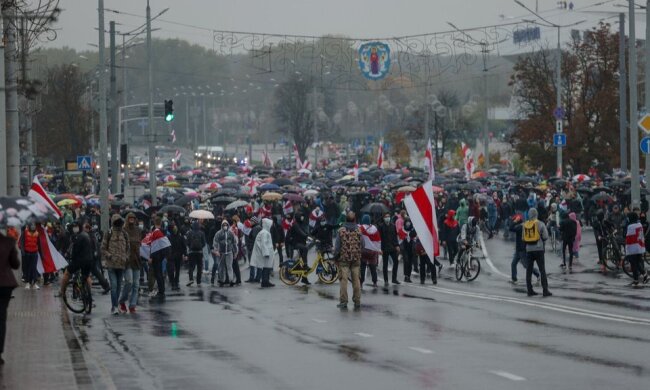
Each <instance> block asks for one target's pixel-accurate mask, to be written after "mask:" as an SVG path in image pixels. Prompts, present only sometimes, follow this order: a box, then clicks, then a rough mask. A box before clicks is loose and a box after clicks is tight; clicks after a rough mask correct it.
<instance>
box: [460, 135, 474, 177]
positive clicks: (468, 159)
mask: <svg viewBox="0 0 650 390" xmlns="http://www.w3.org/2000/svg"><path fill="white" fill-rule="evenodd" d="M461 151H462V153H463V167H464V168H465V177H466V178H467V179H468V180H469V179H471V178H472V174H473V173H474V155H473V153H472V149H470V147H469V145H467V144H466V143H464V142H463V143H461Z"/></svg>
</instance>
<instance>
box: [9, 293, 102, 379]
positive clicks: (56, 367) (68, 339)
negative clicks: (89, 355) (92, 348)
mask: <svg viewBox="0 0 650 390" xmlns="http://www.w3.org/2000/svg"><path fill="white" fill-rule="evenodd" d="M57 288H58V287H56V286H47V287H41V289H40V290H38V291H34V290H25V289H24V288H23V287H22V286H21V287H19V288H16V289H15V290H14V296H15V298H13V299H12V300H11V303H10V304H9V312H8V318H7V338H6V342H5V351H4V354H3V358H4V360H5V362H6V363H5V365H4V366H0V389H10V390H13V389H34V388H45V389H89V388H93V384H92V380H91V377H90V375H89V372H88V369H87V366H86V362H85V360H84V356H83V353H82V350H81V346H80V345H79V342H78V340H77V338H76V337H75V335H74V332H73V330H72V326H71V324H70V318H73V317H72V316H68V313H67V312H66V311H65V306H63V305H62V302H61V300H60V299H59V298H55V297H54V292H55V291H56V289H57ZM75 320H77V319H76V318H75ZM78 320H81V317H79V318H78Z"/></svg>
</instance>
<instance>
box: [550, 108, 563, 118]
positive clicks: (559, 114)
mask: <svg viewBox="0 0 650 390" xmlns="http://www.w3.org/2000/svg"><path fill="white" fill-rule="evenodd" d="M565 114H566V113H565V112H564V108H562V107H555V110H553V116H554V117H555V119H557V120H562V119H564V115H565Z"/></svg>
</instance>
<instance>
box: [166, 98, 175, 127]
mask: <svg viewBox="0 0 650 390" xmlns="http://www.w3.org/2000/svg"><path fill="white" fill-rule="evenodd" d="M173 120H174V102H173V101H172V100H165V121H166V122H171V121H173Z"/></svg>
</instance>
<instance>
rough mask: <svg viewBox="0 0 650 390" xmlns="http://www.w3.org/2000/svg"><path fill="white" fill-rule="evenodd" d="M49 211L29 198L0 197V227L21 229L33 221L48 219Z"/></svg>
mask: <svg viewBox="0 0 650 390" xmlns="http://www.w3.org/2000/svg"><path fill="white" fill-rule="evenodd" d="M49 213H50V212H49V211H48V210H47V208H46V207H45V206H43V205H40V204H37V203H34V202H33V201H32V200H31V199H29V198H23V197H6V196H3V197H0V226H3V227H4V226H14V227H19V226H22V225H24V224H26V223H28V222H29V221H31V220H42V219H43V218H47V217H48V215H49Z"/></svg>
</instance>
